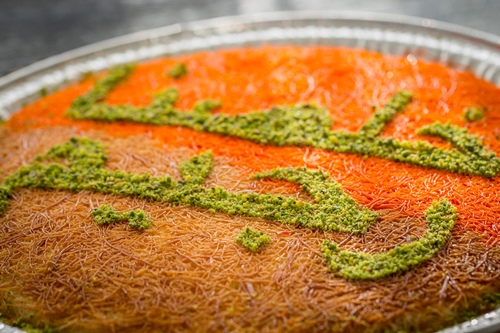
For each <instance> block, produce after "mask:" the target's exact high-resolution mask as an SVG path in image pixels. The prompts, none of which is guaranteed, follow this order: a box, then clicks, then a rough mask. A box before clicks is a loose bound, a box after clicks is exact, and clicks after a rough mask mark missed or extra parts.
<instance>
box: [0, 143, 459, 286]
mask: <svg viewBox="0 0 500 333" xmlns="http://www.w3.org/2000/svg"><path fill="white" fill-rule="evenodd" d="M106 159H107V156H106V154H105V152H104V148H103V146H102V145H101V144H100V143H99V142H97V141H93V140H90V139H87V138H71V139H70V140H69V141H68V142H66V143H63V144H60V145H56V146H54V147H52V148H51V149H49V151H48V152H47V153H45V154H43V155H40V156H38V157H36V158H35V161H34V162H33V163H32V164H28V165H25V166H22V167H21V168H19V169H18V170H17V171H16V172H14V173H13V174H12V175H10V176H9V177H7V178H6V179H5V181H4V182H3V184H2V185H1V186H0V209H1V210H0V213H1V212H3V211H4V210H5V209H6V208H7V205H8V199H9V198H10V197H11V196H12V194H13V192H14V190H15V189H18V188H41V189H47V190H50V189H59V190H69V191H73V192H77V191H82V190H88V191H94V192H98V193H104V194H114V195H119V196H128V197H137V198H141V199H148V200H152V201H159V202H166V203H171V204H173V205H185V206H191V207H198V208H205V209H208V211H209V212H213V213H215V212H224V213H227V214H238V215H243V216H248V217H258V218H263V219H267V220H273V221H276V222H279V223H283V224H291V225H294V226H297V227H305V228H311V229H318V230H324V231H340V232H349V233H354V234H361V233H364V232H366V230H367V229H368V227H369V226H370V225H371V224H373V223H375V222H376V221H377V220H378V214H377V213H376V212H374V211H371V210H369V209H366V208H361V207H360V206H359V204H357V203H356V201H355V200H354V199H353V198H351V197H350V196H349V195H347V194H346V193H345V192H344V191H343V190H342V188H341V186H340V185H339V184H338V183H337V182H336V181H335V180H333V179H332V178H331V177H330V175H328V174H327V173H324V172H322V171H318V170H309V169H305V168H278V169H275V170H270V171H266V172H261V173H258V174H255V175H254V177H255V178H256V179H263V178H270V179H278V180H285V181H289V182H292V183H295V184H299V185H301V188H302V189H303V190H304V191H306V192H307V193H308V194H309V195H311V197H312V198H313V199H314V203H308V202H304V201H300V200H297V199H295V198H290V197H285V196H282V195H270V194H257V193H245V194H241V193H236V194H235V193H230V192H228V191H227V190H225V189H223V188H221V187H215V188H208V187H205V186H204V182H205V180H206V178H207V177H208V176H209V175H210V171H211V169H212V153H211V152H207V153H204V154H200V155H198V156H194V157H192V158H191V159H189V160H188V161H185V162H182V163H181V164H180V170H181V174H182V176H183V179H182V180H178V181H177V180H173V179H172V178H171V177H170V176H162V177H153V176H151V175H149V174H134V173H129V172H125V171H121V170H118V171H111V170H107V169H105V162H106ZM92 214H93V216H94V219H95V221H96V222H97V223H98V224H101V225H102V224H110V223H115V222H118V221H124V220H127V221H128V222H129V225H130V226H131V227H132V228H136V229H139V230H142V229H145V228H146V227H147V226H149V224H148V223H150V221H149V220H148V218H147V216H146V214H145V213H144V212H143V211H130V212H125V213H120V212H118V211H116V210H114V209H113V208H112V207H111V206H109V205H103V206H101V207H99V208H98V209H96V210H94V211H93V213H92ZM456 216H457V215H456V210H455V208H454V207H453V206H452V205H451V204H450V203H449V202H448V201H446V200H441V201H440V202H437V203H434V204H433V205H432V206H431V207H430V208H429V209H428V210H427V211H426V213H425V217H426V219H427V223H428V226H429V230H428V231H427V233H426V234H425V235H424V237H422V239H420V240H418V241H416V242H413V243H410V244H406V245H401V246H398V247H396V248H394V249H393V250H390V251H389V252H387V253H383V254H377V255H367V254H361V253H360V254H357V253H351V252H348V251H340V250H339V248H338V246H337V245H335V244H333V243H330V242H325V243H324V244H323V252H324V257H325V259H326V261H327V265H328V267H329V269H330V270H332V271H333V272H337V274H339V275H341V276H343V277H345V278H348V279H375V278H381V277H385V276H387V275H390V274H393V273H397V272H404V271H405V270H408V269H410V268H412V267H414V266H416V265H418V264H420V263H422V262H423V261H425V260H428V259H429V258H431V257H432V255H433V254H434V253H436V252H437V251H438V250H439V249H440V248H441V247H443V246H444V244H445V243H446V240H447V239H448V238H449V237H450V230H451V229H452V228H453V225H454V223H455V220H456ZM247 234H248V235H252V232H251V231H247V232H246V233H245V235H247ZM242 237H243V236H242ZM249 237H250V236H249ZM252 238H255V237H252ZM255 246H257V245H255ZM251 248H257V247H254V246H252V247H251Z"/></svg>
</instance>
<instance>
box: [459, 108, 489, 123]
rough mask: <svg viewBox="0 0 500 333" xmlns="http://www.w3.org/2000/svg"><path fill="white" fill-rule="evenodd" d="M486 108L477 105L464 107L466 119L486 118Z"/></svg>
mask: <svg viewBox="0 0 500 333" xmlns="http://www.w3.org/2000/svg"><path fill="white" fill-rule="evenodd" d="M485 111H486V108H484V107H483V108H480V107H477V106H469V107H467V108H465V109H464V119H465V120H467V121H468V122H470V123H471V122H475V121H479V120H482V119H484V113H485Z"/></svg>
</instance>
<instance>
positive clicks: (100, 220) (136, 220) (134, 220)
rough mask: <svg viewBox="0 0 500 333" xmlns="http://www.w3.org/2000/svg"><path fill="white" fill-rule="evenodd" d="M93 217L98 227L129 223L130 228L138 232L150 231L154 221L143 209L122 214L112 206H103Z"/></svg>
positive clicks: (95, 210)
mask: <svg viewBox="0 0 500 333" xmlns="http://www.w3.org/2000/svg"><path fill="white" fill-rule="evenodd" d="M92 217H93V218H94V221H95V222H96V223H97V225H100V226H102V225H109V224H115V223H119V222H128V225H129V227H131V228H132V229H136V230H145V229H149V228H151V226H152V223H153V221H152V220H151V219H150V218H149V217H148V216H147V214H146V212H144V211H143V210H141V209H136V210H131V211H128V212H125V213H121V212H119V211H117V210H115V209H114V208H113V207H111V206H110V205H102V206H100V207H99V208H96V209H94V210H92Z"/></svg>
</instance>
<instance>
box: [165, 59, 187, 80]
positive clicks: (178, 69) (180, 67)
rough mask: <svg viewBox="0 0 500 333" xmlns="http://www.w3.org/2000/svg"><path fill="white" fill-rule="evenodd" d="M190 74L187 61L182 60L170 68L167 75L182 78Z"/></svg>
mask: <svg viewBox="0 0 500 333" xmlns="http://www.w3.org/2000/svg"><path fill="white" fill-rule="evenodd" d="M187 74H188V68H187V66H186V64H185V63H183V62H181V63H178V64H177V65H175V66H174V67H172V68H170V69H169V70H168V72H167V75H168V76H170V77H171V78H174V79H180V78H181V77H183V76H186V75H187Z"/></svg>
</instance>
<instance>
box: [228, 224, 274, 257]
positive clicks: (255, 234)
mask: <svg viewBox="0 0 500 333" xmlns="http://www.w3.org/2000/svg"><path fill="white" fill-rule="evenodd" d="M236 243H238V244H240V245H241V246H243V247H244V248H246V249H248V250H249V251H251V252H259V251H260V250H262V249H263V248H264V247H265V246H266V245H267V244H269V243H271V237H269V236H268V235H266V234H265V233H263V232H262V231H259V230H255V229H252V228H250V227H248V226H247V227H245V229H243V231H242V232H241V233H240V234H239V235H238V237H237V238H236Z"/></svg>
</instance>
